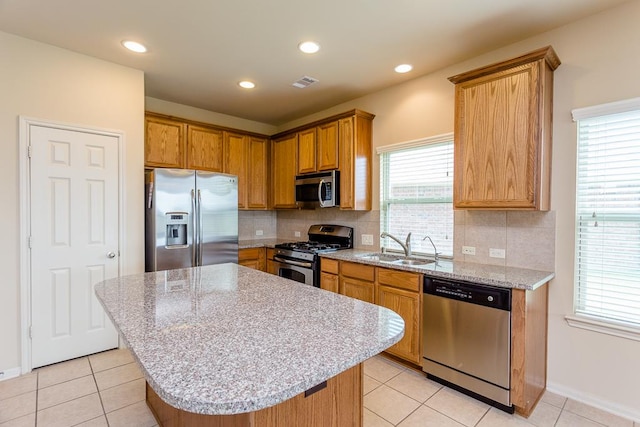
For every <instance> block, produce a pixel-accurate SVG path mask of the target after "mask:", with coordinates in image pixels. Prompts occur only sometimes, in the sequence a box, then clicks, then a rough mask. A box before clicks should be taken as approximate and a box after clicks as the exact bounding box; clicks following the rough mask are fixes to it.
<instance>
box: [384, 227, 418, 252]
mask: <svg viewBox="0 0 640 427" xmlns="http://www.w3.org/2000/svg"><path fill="white" fill-rule="evenodd" d="M385 237H389V238H390V239H392V240H395V241H396V242H397V243H398V244H399V245H400V246H402V250H404V254H405V256H411V233H409V234H407V240H406V241H405V242H404V243H402V242H401V241H400V239H398V238H397V237H395V236H392V235H391V234H389V233H387V232H386V231H385V232H383V233H382V234H380V238H382V239H384V238H385Z"/></svg>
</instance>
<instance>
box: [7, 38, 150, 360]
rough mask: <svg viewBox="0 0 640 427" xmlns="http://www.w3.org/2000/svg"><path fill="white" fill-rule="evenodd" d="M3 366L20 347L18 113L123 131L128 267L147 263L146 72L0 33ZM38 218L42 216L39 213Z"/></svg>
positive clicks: (135, 268) (17, 357)
mask: <svg viewBox="0 0 640 427" xmlns="http://www.w3.org/2000/svg"><path fill="white" fill-rule="evenodd" d="M0 53H1V57H2V65H1V66H0V144H1V145H2V154H3V155H2V157H1V158H0V181H1V182H3V185H2V186H0V198H1V199H2V200H3V207H4V209H2V211H1V212H0V223H2V224H3V227H2V228H3V245H2V247H3V249H2V256H0V271H2V282H1V284H0V302H1V306H0V307H1V309H0V343H2V344H0V371H3V370H6V369H12V368H17V367H19V366H20V363H21V360H20V358H21V354H20V284H19V273H20V270H19V269H20V266H19V263H20V258H19V241H18V237H19V234H18V233H19V218H18V215H19V211H18V209H19V207H18V206H19V203H18V201H19V188H20V187H19V183H18V164H19V161H20V160H19V159H18V116H19V115H24V116H28V117H32V118H37V119H42V120H50V121H57V122H62V123H68V124H74V125H82V126H87V127H97V128H105V129H110V130H119V131H123V132H124V135H125V150H126V152H125V153H124V162H125V164H124V192H125V194H124V203H125V206H124V208H125V212H126V214H125V218H124V224H123V227H124V230H125V233H129V234H130V236H128V237H127V238H126V240H125V241H124V242H122V249H123V251H124V253H125V255H126V257H124V258H122V259H121V262H122V264H123V267H124V269H123V270H124V272H125V273H133V272H139V271H143V270H144V241H143V234H144V233H143V232H142V230H143V227H144V216H143V212H142V206H143V205H142V204H141V203H140V200H142V194H143V187H144V185H143V182H144V177H143V170H142V167H141V165H142V164H143V132H144V125H143V123H144V121H143V120H144V76H143V73H142V72H141V71H136V70H133V69H130V68H125V67H121V66H118V65H115V64H110V63H108V62H104V61H100V60H97V59H94V58H90V57H87V56H83V55H79V54H76V53H72V52H69V51H66V50H62V49H58V48H55V47H52V46H49V45H45V44H42V43H37V42H33V41H30V40H27V39H24V38H20V37H16V36H13V35H10V34H6V33H2V32H0ZM35 215H36V216H35V217H34V218H33V220H36V221H37V220H38V218H37V212H36V213H35Z"/></svg>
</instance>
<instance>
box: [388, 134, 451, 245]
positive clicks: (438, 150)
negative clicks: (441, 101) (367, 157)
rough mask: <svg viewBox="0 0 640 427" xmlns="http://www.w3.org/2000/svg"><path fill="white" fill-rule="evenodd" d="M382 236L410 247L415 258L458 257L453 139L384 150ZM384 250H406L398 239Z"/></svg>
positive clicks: (425, 141) (442, 137) (404, 144)
mask: <svg viewBox="0 0 640 427" xmlns="http://www.w3.org/2000/svg"><path fill="white" fill-rule="evenodd" d="M378 153H380V169H381V171H380V177H381V182H380V193H381V194H380V203H381V206H380V230H381V231H383V232H385V231H386V232H387V233H389V234H392V235H393V236H395V237H397V238H399V239H401V240H402V241H404V240H405V239H406V236H407V234H408V233H409V232H411V233H412V235H411V247H412V250H413V252H414V253H418V254H433V246H432V245H431V243H430V242H429V240H423V239H424V238H425V236H429V237H430V238H431V239H432V240H433V243H434V244H435V246H436V248H437V250H438V252H439V253H440V254H441V255H442V256H448V257H452V256H453V203H452V198H453V197H452V193H453V135H452V134H447V135H441V136H438V137H433V138H428V139H424V140H419V141H412V142H408V143H401V144H394V145H391V146H385V147H381V148H380V149H378ZM382 246H383V247H386V248H388V249H393V250H402V248H401V247H400V245H398V244H397V243H396V242H394V241H393V240H392V239H388V238H387V239H383V240H382Z"/></svg>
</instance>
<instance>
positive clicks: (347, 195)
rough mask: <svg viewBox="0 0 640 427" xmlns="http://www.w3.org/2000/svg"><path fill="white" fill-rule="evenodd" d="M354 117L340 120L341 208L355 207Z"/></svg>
mask: <svg viewBox="0 0 640 427" xmlns="http://www.w3.org/2000/svg"><path fill="white" fill-rule="evenodd" d="M353 121H354V119H353V117H347V118H345V119H341V120H340V127H339V129H340V136H339V137H338V141H339V144H338V145H339V148H340V209H354V206H355V200H354V176H353V173H354V171H353V162H354V157H353V138H354V130H353Z"/></svg>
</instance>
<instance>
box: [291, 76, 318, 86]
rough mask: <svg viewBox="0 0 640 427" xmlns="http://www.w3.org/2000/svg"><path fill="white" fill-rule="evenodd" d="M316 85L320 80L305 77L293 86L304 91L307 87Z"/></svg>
mask: <svg viewBox="0 0 640 427" xmlns="http://www.w3.org/2000/svg"><path fill="white" fill-rule="evenodd" d="M314 83H318V79H314V78H313V77H309V76H304V77H301V78H300V79H299V80H296V81H295V82H293V84H292V86H295V87H298V88H300V89H304V88H305V87H307V86H311V85H312V84H314Z"/></svg>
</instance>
